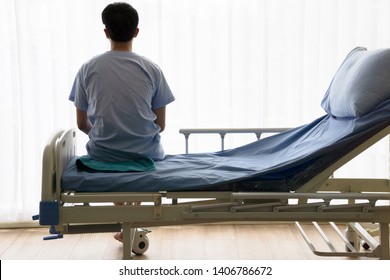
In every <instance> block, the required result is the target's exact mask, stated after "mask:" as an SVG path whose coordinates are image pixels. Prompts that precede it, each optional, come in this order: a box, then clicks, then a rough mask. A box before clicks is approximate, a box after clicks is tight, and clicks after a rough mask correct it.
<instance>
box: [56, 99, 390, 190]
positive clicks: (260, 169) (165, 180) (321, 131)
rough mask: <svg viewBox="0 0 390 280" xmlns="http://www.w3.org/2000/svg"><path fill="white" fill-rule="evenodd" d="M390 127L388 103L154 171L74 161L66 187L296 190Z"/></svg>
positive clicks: (183, 158) (171, 158)
mask: <svg viewBox="0 0 390 280" xmlns="http://www.w3.org/2000/svg"><path fill="white" fill-rule="evenodd" d="M388 125H390V101H385V102H383V103H382V104H380V105H379V106H377V107H376V108H375V109H374V110H373V111H372V112H370V113H368V114H366V115H364V116H362V117H360V118H336V117H333V116H332V115H329V114H328V115H324V116H322V117H320V118H318V119H316V120H314V121H313V122H311V123H309V124H307V125H304V126H300V127H297V128H294V129H291V130H288V131H286V132H283V133H280V134H276V135H273V136H270V137H267V138H264V139H261V140H259V141H256V142H253V143H250V144H248V145H245V146H242V147H239V148H236V149H231V150H227V151H223V152H215V153H196V154H179V155H168V156H166V158H165V159H164V160H163V161H159V162H156V170H155V171H147V172H128V173H89V172H85V171H79V170H77V168H76V164H75V161H76V159H77V157H76V158H74V159H73V160H72V161H71V162H70V163H69V164H68V166H67V167H66V169H65V170H64V174H63V177H62V188H63V189H64V190H70V191H80V192H108V191H112V192H119V191H121V192H128V191H129V192H132V191H134V192H154V191H206V190H209V191H211V190H212V191H219V190H221V191H222V190H223V191H226V190H233V191H240V190H245V191H293V190H296V189H298V188H299V187H300V186H301V185H302V184H304V183H306V182H307V181H309V180H310V179H312V178H313V177H315V176H316V175H317V174H318V173H319V172H321V171H322V170H324V169H325V168H327V167H328V166H329V165H331V164H332V163H333V162H335V161H336V160H337V159H339V158H340V157H342V156H343V155H345V154H347V153H348V152H350V151H351V150H352V149H353V148H355V147H356V146H358V145H359V144H361V143H362V142H364V141H365V140H366V139H368V138H369V137H371V136H373V135H375V134H376V133H378V132H379V131H381V130H382V129H384V128H385V127H386V126H388Z"/></svg>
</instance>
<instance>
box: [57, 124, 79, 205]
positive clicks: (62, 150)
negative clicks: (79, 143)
mask: <svg viewBox="0 0 390 280" xmlns="http://www.w3.org/2000/svg"><path fill="white" fill-rule="evenodd" d="M54 154H55V177H56V178H55V193H56V199H57V201H60V195H61V178H62V173H63V171H64V169H65V167H66V166H67V165H68V163H69V161H70V160H71V159H72V158H74V156H75V155H76V130H75V129H69V130H67V131H65V132H63V133H62V134H61V136H60V137H59V138H58V140H57V141H56V143H55V148H54Z"/></svg>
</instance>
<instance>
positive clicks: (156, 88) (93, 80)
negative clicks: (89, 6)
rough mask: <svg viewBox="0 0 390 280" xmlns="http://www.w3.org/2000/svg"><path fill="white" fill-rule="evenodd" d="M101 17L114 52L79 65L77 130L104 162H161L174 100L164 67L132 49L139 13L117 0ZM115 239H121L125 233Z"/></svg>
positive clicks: (75, 99)
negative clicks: (144, 158)
mask: <svg viewBox="0 0 390 280" xmlns="http://www.w3.org/2000/svg"><path fill="white" fill-rule="evenodd" d="M102 20H103V24H104V25H105V29H104V32H105V35H106V37H107V38H108V39H109V41H110V43H111V50H110V51H108V52H105V53H103V54H101V55H98V56H96V57H94V58H92V59H91V60H89V61H88V62H86V63H85V64H84V65H83V66H82V67H81V68H80V70H79V71H78V73H77V75H76V79H75V82H74V84H73V87H72V91H71V94H70V97H69V100H71V101H73V102H74V104H75V106H76V112H77V126H78V128H79V129H80V130H81V131H83V132H85V133H86V134H87V135H88V136H89V141H88V143H87V146H86V147H87V152H88V155H89V156H90V157H91V158H92V159H94V160H99V161H103V162H118V161H127V160H129V159H131V158H132V156H134V154H137V155H144V156H148V157H150V158H152V159H154V160H162V159H163V158H164V150H163V147H162V145H161V143H160V133H161V132H162V131H163V130H164V128H165V106H166V105H168V104H169V103H171V102H172V101H174V99H175V98H174V96H173V94H172V92H171V90H170V88H169V86H168V84H167V82H166V80H165V78H164V75H163V73H162V71H161V70H160V68H159V67H158V66H157V65H156V64H155V63H153V62H151V61H150V60H148V59H147V58H145V57H142V56H140V55H138V54H136V53H134V52H132V43H133V38H135V37H136V36H137V35H138V31H139V29H138V13H137V11H136V10H135V9H134V8H133V7H132V6H131V5H129V4H127V3H113V4H110V5H108V6H107V7H106V8H105V9H104V10H103V12H102ZM115 238H116V239H117V240H121V239H122V233H117V234H116V235H115Z"/></svg>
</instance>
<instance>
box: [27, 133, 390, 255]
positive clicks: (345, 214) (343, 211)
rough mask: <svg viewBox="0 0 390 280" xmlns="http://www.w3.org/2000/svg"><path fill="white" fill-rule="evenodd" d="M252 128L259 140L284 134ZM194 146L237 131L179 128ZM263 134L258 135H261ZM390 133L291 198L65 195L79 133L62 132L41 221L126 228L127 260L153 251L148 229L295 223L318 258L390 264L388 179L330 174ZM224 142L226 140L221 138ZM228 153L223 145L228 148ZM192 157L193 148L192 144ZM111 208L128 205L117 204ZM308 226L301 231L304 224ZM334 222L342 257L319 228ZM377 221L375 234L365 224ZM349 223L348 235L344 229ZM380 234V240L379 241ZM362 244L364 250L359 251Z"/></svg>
mask: <svg viewBox="0 0 390 280" xmlns="http://www.w3.org/2000/svg"><path fill="white" fill-rule="evenodd" d="M282 130H283V129H281V130H277V129H276V130H274V129H263V130H259V129H253V130H252V129H248V130H245V131H244V130H242V131H240V132H245V133H247V132H249V133H255V134H256V135H259V136H258V138H260V135H261V134H262V133H267V132H271V133H275V132H279V131H282ZM180 132H181V133H182V134H184V136H185V138H186V142H187V141H188V137H189V135H190V134H193V133H219V134H220V135H221V139H222V145H223V138H224V136H225V135H226V133H237V132H239V131H238V130H207V131H204V130H181V131H180ZM259 133H260V134H259ZM389 133H390V126H388V127H386V128H385V129H383V130H382V131H381V132H380V133H378V134H376V135H375V136H373V137H371V138H370V139H369V140H368V141H365V142H364V143H362V144H360V145H359V146H358V147H356V148H355V149H354V150H353V151H352V152H350V153H348V154H347V155H346V156H344V157H342V158H340V159H339V160H338V161H336V162H335V163H334V164H332V165H331V166H330V167H328V168H327V169H326V170H324V171H323V172H321V173H320V174H318V175H317V176H316V177H314V178H313V179H312V180H310V181H308V182H307V183H305V184H304V185H303V186H301V187H300V188H299V189H298V191H295V192H291V193H280V192H275V193H273V192H267V193H254V192H212V191H206V192H204V191H202V192H201V191H199V192H149V193H142V192H136V193H125V192H111V193H107V192H106V193H76V192H64V191H62V190H61V176H62V172H63V170H64V168H65V167H66V165H67V164H68V162H69V161H70V160H71V159H72V158H73V157H74V156H75V155H76V131H75V130H74V129H70V130H67V131H59V132H57V133H55V134H54V135H53V136H52V138H51V139H50V141H49V143H48V144H47V146H46V147H45V149H44V153H43V171H42V194H41V203H40V213H39V215H37V216H35V217H34V219H39V222H40V224H41V225H44V226H49V227H50V233H51V234H52V235H51V236H48V237H46V239H52V238H61V237H62V236H63V234H72V233H98V232H116V231H120V230H121V228H122V229H123V233H124V240H123V258H124V259H131V258H132V256H133V255H132V253H135V254H143V253H145V251H146V250H147V249H148V246H149V242H148V238H147V233H148V231H147V230H140V229H139V228H146V227H147V228H149V227H157V226H169V225H187V224H201V223H220V222H237V221H240V222H243V221H251V222H270V221H282V222H294V223H296V225H297V228H298V229H299V231H300V232H301V233H302V235H303V237H304V239H305V240H306V242H307V243H308V245H309V246H310V248H311V249H312V251H313V253H314V254H316V255H319V256H338V257H368V258H377V259H390V249H389V247H390V246H389V223H390V203H389V202H390V181H389V179H335V178H332V173H333V172H334V171H335V170H337V169H338V168H339V167H341V166H343V165H344V164H345V163H347V162H348V161H350V160H351V159H352V158H354V157H355V156H357V155H358V154H360V153H361V152H363V151H364V150H366V149H367V148H369V147H370V146H372V145H373V144H375V143H376V142H378V141H379V140H380V139H382V138H384V137H385V136H387V135H388V134H389ZM222 136H223V137H222ZM222 147H223V146H222ZM187 151H188V142H187ZM113 202H126V204H125V205H123V206H115V205H113ZM303 223H304V224H305V226H302V224H303ZM307 223H309V224H312V225H313V226H314V227H315V228H316V229H317V230H318V231H319V233H320V234H321V236H322V237H323V239H324V241H325V242H326V243H327V245H328V247H329V250H328V251H318V250H317V249H316V247H315V245H314V244H313V243H312V242H311V241H310V238H309V236H308V235H307V234H306V233H305V231H304V230H303V228H304V227H306V224H307ZM324 223H326V224H328V223H330V225H331V226H332V228H334V230H335V231H336V232H337V234H338V235H339V236H340V238H341V239H342V240H343V242H344V243H345V250H341V251H340V250H339V251H337V250H336V249H335V247H334V246H333V245H332V243H331V242H330V241H329V238H328V237H327V236H326V235H325V233H324V231H323V230H322V229H321V226H322V225H323V224H324ZM365 223H370V224H371V223H372V224H374V225H376V226H377V227H378V230H377V231H376V232H375V233H372V232H370V231H369V230H366V229H365V228H364V227H363V226H362V225H364V224H365ZM340 225H342V226H345V225H347V228H348V231H347V233H346V234H345V233H344V229H343V230H340V229H339V226H340ZM377 235H378V236H377ZM361 244H363V247H364V248H361V246H360V245H361Z"/></svg>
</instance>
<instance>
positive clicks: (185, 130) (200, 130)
mask: <svg viewBox="0 0 390 280" xmlns="http://www.w3.org/2000/svg"><path fill="white" fill-rule="evenodd" d="M289 129H290V128H182V129H180V130H179V133H181V134H183V135H184V137H185V149H186V154H188V152H189V143H188V139H189V137H190V135H191V134H219V135H220V137H221V151H223V150H225V136H226V134H255V135H256V138H257V140H259V139H260V138H261V136H262V135H263V134H265V133H271V134H274V133H280V132H283V131H286V130H289Z"/></svg>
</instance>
